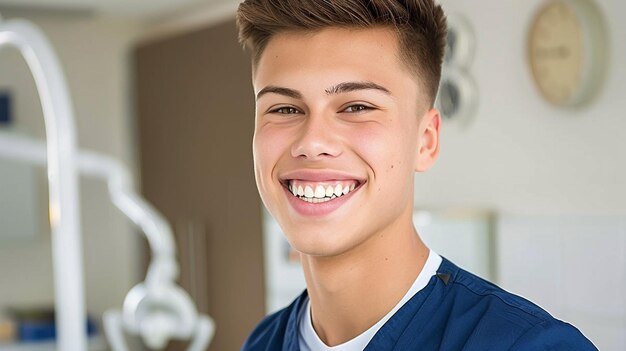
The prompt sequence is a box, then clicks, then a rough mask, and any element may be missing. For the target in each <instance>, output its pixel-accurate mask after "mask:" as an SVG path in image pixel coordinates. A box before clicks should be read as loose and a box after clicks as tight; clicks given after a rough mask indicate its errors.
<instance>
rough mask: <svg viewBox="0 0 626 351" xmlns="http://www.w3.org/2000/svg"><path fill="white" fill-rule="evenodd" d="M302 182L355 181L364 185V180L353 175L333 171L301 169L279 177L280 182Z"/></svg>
mask: <svg viewBox="0 0 626 351" xmlns="http://www.w3.org/2000/svg"><path fill="white" fill-rule="evenodd" d="M296 179H297V180H304V181H313V182H323V181H332V180H356V181H357V182H359V184H360V183H364V182H365V178H363V177H359V176H356V175H354V174H350V173H347V172H342V171H335V170H312V169H301V170H294V171H289V172H285V173H283V174H281V175H280V176H279V180H280V181H281V182H287V181H289V180H296Z"/></svg>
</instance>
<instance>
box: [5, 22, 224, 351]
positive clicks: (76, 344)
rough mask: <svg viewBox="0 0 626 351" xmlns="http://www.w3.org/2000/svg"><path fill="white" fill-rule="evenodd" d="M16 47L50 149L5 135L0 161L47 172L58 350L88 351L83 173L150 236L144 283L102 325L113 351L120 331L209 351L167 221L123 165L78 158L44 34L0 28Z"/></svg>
mask: <svg viewBox="0 0 626 351" xmlns="http://www.w3.org/2000/svg"><path fill="white" fill-rule="evenodd" d="M6 45H13V46H15V47H17V48H18V49H19V50H20V52H21V53H22V55H23V56H24V58H25V60H26V62H27V64H28V66H29V68H30V69H31V71H32V73H33V77H34V79H35V82H36V86H37V89H38V90H39V94H40V99H41V104H42V108H43V112H44V120H45V124H46V136H47V147H46V144H44V143H42V142H39V141H33V140H30V139H28V138H23V137H17V136H14V135H11V134H9V133H5V132H2V133H0V156H4V157H8V158H12V159H16V160H18V161H26V162H30V163H36V164H43V165H45V164H46V163H47V165H48V182H49V188H50V196H49V198H50V224H51V230H52V249H53V265H54V278H55V296H56V297H55V305H56V310H57V325H58V330H59V332H58V336H59V337H58V349H59V350H63V351H83V350H87V343H86V334H85V332H84V329H85V307H84V291H83V274H82V261H81V244H80V232H79V228H80V222H79V210H78V209H79V199H78V185H77V181H78V173H79V172H80V173H85V174H89V175H92V176H98V177H101V178H105V179H106V181H107V184H108V189H109V194H110V196H111V199H112V201H113V203H114V204H115V205H116V206H117V207H118V208H119V209H120V210H121V211H122V212H123V213H124V214H125V215H126V216H127V217H128V218H130V219H131V220H132V221H133V222H134V223H135V224H136V225H137V226H139V227H140V228H141V229H142V231H143V232H144V233H145V235H146V238H147V240H148V242H149V245H150V249H151V252H152V260H151V263H150V266H149V269H148V274H147V276H146V280H145V282H143V283H140V284H138V285H136V286H135V287H134V288H133V289H131V291H130V292H129V293H128V295H127V296H126V299H125V301H124V306H123V313H121V314H120V313H119V312H115V311H109V312H107V313H105V316H104V326H105V329H106V332H107V336H108V338H109V341H110V343H111V346H112V347H113V349H114V350H116V351H126V350H128V348H127V347H126V345H125V343H124V340H123V329H126V330H128V331H129V332H131V333H133V334H136V335H140V336H141V337H142V338H143V339H144V341H145V342H146V344H148V346H150V347H151V348H162V347H164V346H165V345H166V344H167V342H168V341H169V340H170V339H172V338H176V339H191V338H194V340H193V341H192V343H191V345H190V347H189V350H190V351H200V350H205V349H206V348H207V346H208V344H209V343H210V341H211V339H212V337H213V334H214V329H215V327H214V323H213V321H212V320H211V319H210V318H209V317H208V316H202V315H198V314H197V311H196V309H195V306H194V304H193V302H192V300H191V298H190V297H189V295H188V294H187V293H186V292H185V291H184V290H183V289H181V288H180V287H178V286H177V285H176V283H175V281H176V278H177V276H178V266H177V264H176V260H175V259H176V258H175V248H174V247H175V246H174V241H173V235H172V231H171V229H170V227H169V225H168V223H167V221H166V220H165V219H164V218H163V216H162V215H161V214H160V213H159V212H158V211H157V210H156V209H154V208H153V207H152V206H151V205H150V204H148V203H147V202H146V201H145V200H144V199H143V198H141V197H140V196H138V195H137V194H136V192H135V191H134V190H133V189H134V187H133V182H132V177H131V175H130V173H129V172H128V171H127V169H126V168H125V167H123V166H122V165H121V163H119V162H118V161H116V160H114V159H112V158H110V157H107V156H104V155H99V154H96V153H91V152H79V151H78V150H77V148H76V137H75V129H74V120H73V114H72V110H71V103H70V98H69V94H68V92H67V87H66V83H65V80H64V78H63V75H62V73H61V68H60V65H59V63H58V61H57V60H56V56H55V55H54V52H53V51H52V48H51V46H50V45H49V44H48V42H47V40H46V39H45V37H44V36H43V34H42V33H41V32H40V31H39V30H38V29H37V28H36V27H34V26H33V25H31V24H30V23H28V22H26V21H20V20H11V21H6V22H3V21H2V18H1V17H0V48H2V46H6Z"/></svg>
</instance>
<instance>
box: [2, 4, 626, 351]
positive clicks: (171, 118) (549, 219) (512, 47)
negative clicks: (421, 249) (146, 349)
mask: <svg viewBox="0 0 626 351" xmlns="http://www.w3.org/2000/svg"><path fill="white" fill-rule="evenodd" d="M582 1H583V2H585V1H584V0H582ZM588 2H589V3H593V4H595V6H596V7H597V10H598V11H599V14H600V16H599V17H597V16H596V17H593V16H590V17H587V16H586V15H584V14H578V15H579V16H580V18H583V19H589V21H588V22H589V23H587V24H585V25H584V26H583V27H582V28H583V29H582V30H583V31H585V33H587V32H586V31H589V32H590V33H592V32H593V33H595V32H594V31H593V30H592V29H593V28H602V31H599V32H597V33H596V34H598V33H599V34H600V37H593V38H592V39H589V38H587V39H586V40H587V42H585V43H587V44H588V45H591V49H588V48H587V49H586V50H587V51H591V52H596V53H597V52H601V53H600V54H599V55H598V56H594V57H598V59H599V60H601V61H602V64H600V65H599V67H600V68H601V69H600V70H598V69H597V68H598V67H596V68H593V67H592V68H589V69H590V70H591V71H592V72H593V75H595V76H598V77H599V78H598V79H597V81H595V82H596V83H597V84H596V86H593V85H594V84H593V82H592V83H589V84H590V86H591V88H590V92H589V94H588V99H587V101H584V103H580V104H577V105H575V106H571V105H568V104H567V103H563V104H561V103H559V102H558V101H556V102H555V101H554V100H550V99H549V97H546V93H545V91H544V90H542V89H543V88H545V87H546V86H547V87H548V88H547V89H550V88H549V85H550V84H551V83H550V82H549V80H548V82H547V83H546V82H545V79H543V78H545V75H550V74H551V73H550V72H546V71H545V70H548V71H549V70H550V68H551V66H550V64H547V66H546V67H543V66H541V65H542V63H541V62H539V63H537V62H535V61H534V60H536V59H537V58H536V57H534V56H533V54H532V53H533V52H534V51H533V47H534V46H533V45H535V44H536V43H535V42H534V41H533V35H534V34H533V33H535V31H536V30H537V26H535V25H534V24H536V23H538V21H539V20H541V21H543V22H542V23H543V25H545V26H547V27H546V28H544V29H541V28H540V29H539V31H541V30H544V31H548V32H549V31H550V30H554V31H556V32H558V31H559V30H560V29H558V28H560V27H558V25H557V27H555V28H557V29H553V28H552V27H551V26H550V24H551V23H558V21H559V18H557V17H554V18H550V15H549V13H548V14H547V15H546V16H547V17H541V16H542V14H543V13H542V9H543V8H544V7H543V6H545V5H546V4H548V3H549V1H543V0H530V1H528V0H525V1H498V0H477V1H471V2H468V1H461V0H442V1H441V3H442V5H443V6H444V9H445V10H446V11H447V12H448V13H449V14H451V24H452V28H453V32H454V33H455V34H453V35H454V36H455V37H454V39H453V40H451V45H450V47H449V48H448V49H449V51H450V53H449V56H448V59H447V60H446V66H445V68H444V72H445V75H444V78H445V79H444V85H445V87H444V85H442V88H445V89H443V91H442V94H445V95H442V96H440V101H439V106H440V107H441V108H442V109H443V110H444V113H445V114H444V117H446V119H445V121H444V125H443V137H442V138H443V140H442V150H441V156H440V159H439V161H438V162H437V165H436V166H435V167H434V169H433V170H431V171H429V172H427V173H424V174H418V175H417V176H416V181H415V185H416V193H415V204H416V212H415V221H416V226H417V227H418V229H419V231H420V233H421V234H422V235H423V236H424V237H425V239H426V241H427V243H428V244H429V245H431V247H432V248H433V249H435V250H436V251H437V252H438V253H440V254H441V255H444V256H446V257H448V258H451V259H453V260H454V261H456V262H457V263H459V264H460V265H462V266H464V267H466V268H468V269H469V270H472V271H475V272H477V273H479V274H480V275H482V276H485V277H487V278H489V279H491V280H493V281H495V282H496V283H497V284H499V285H501V286H502V287H503V288H505V289H507V290H510V291H512V292H514V293H517V294H521V295H522V296H524V297H527V298H529V299H531V300H532V301H534V302H536V303H537V304H539V305H541V306H542V307H544V308H545V309H547V310H548V311H549V312H550V313H551V314H553V315H554V316H556V317H557V318H559V319H563V320H566V321H569V322H571V323H572V324H574V325H576V326H577V327H578V328H580V329H581V331H582V332H583V333H584V334H585V335H586V336H587V337H588V338H590V339H591V340H592V341H593V342H594V343H595V344H596V345H597V346H598V348H599V349H601V350H615V351H618V350H625V349H626V298H624V296H626V138H625V137H624V136H623V135H622V132H623V130H626V118H624V116H625V112H624V111H625V110H626V65H625V64H624V62H626V22H624V21H623V20H622V19H623V16H624V14H626V3H625V2H621V1H611V0H602V1H600V0H598V1H592V0H588ZM237 5H238V2H237V1H234V0H228V1H226V0H221V1H220V0H202V1H198V0H176V1H172V0H167V1H166V0H158V1H157V0H135V1H125V0H115V1H114V0H106V1H101V0H100V1H98V0H0V14H2V16H3V17H4V18H5V19H10V18H25V19H28V20H30V21H32V22H34V23H35V24H37V25H38V26H40V27H41V28H42V29H43V31H44V32H45V33H46V35H47V36H48V37H49V39H50V40H51V42H52V44H53V46H54V47H55V49H56V52H57V54H58V55H59V57H60V61H61V63H62V66H63V68H64V71H65V74H66V76H67V79H68V84H69V88H70V92H71V94H72V98H73V102H74V107H75V111H76V119H77V121H76V122H77V131H78V142H79V145H80V147H81V149H89V150H94V151H98V152H101V153H105V154H108V155H111V156H114V157H115V158H118V159H120V160H121V161H123V162H124V163H125V164H127V165H128V166H129V167H130V168H131V169H132V170H133V172H134V174H135V175H136V178H137V181H138V183H139V184H141V191H142V193H143V195H144V196H145V197H146V198H147V199H148V200H149V201H151V202H152V203H153V204H154V205H155V206H156V207H157V208H158V209H159V210H160V211H162V212H163V213H164V214H165V216H166V217H167V218H168V220H169V221H170V223H171V225H172V227H173V228H174V231H175V234H176V241H177V244H178V254H179V260H180V264H181V268H182V273H181V281H180V282H181V285H182V286H183V287H185V289H187V291H189V293H190V294H191V295H192V297H193V298H194V300H195V301H196V303H197V306H198V308H199V310H200V311H202V312H205V313H208V314H209V315H211V316H212V317H213V318H214V319H215V321H216V323H217V334H216V337H215V339H214V341H213V343H212V347H211V350H236V349H239V347H240V345H241V343H242V342H243V340H244V339H245V337H246V336H247V335H248V333H249V332H250V331H251V329H252V328H253V327H254V326H255V325H256V323H257V322H258V321H259V320H260V319H261V318H262V317H263V316H264V315H265V314H266V313H268V312H270V311H273V310H275V309H277V308H279V307H280V306H283V305H285V304H286V303H287V302H289V301H290V300H291V299H292V298H293V297H295V295H297V294H298V293H299V292H300V291H301V289H302V288H303V280H302V277H301V274H300V273H299V269H298V264H297V261H294V259H293V255H292V253H290V249H289V247H288V244H286V242H284V240H282V239H281V234H280V228H279V227H278V226H277V225H276V223H275V222H274V221H273V220H272V219H271V218H270V217H269V216H268V215H266V214H265V213H264V211H263V210H262V205H261V202H260V199H259V196H258V193H257V190H256V187H255V184H254V175H253V168H252V152H251V141H252V133H253V128H254V125H253V118H254V97H253V92H252V86H251V78H250V66H249V59H248V57H247V55H246V54H245V53H244V52H242V50H241V47H240V46H239V44H238V43H237V32H236V27H235V23H234V14H235V10H236V8H237ZM575 8H576V9H578V7H575ZM548 10H549V9H548ZM548 12H549V11H548ZM545 18H548V19H547V20H546V19H545ZM538 19H539V20H538ZM584 21H585V20H583V22H584ZM591 22H593V23H591ZM589 28H592V29H589ZM556 32H555V33H556ZM542 35H544V37H545V36H547V37H549V36H550V34H549V33H548V34H545V33H544V34H542ZM589 40H591V42H592V43H599V42H602V43H604V44H605V45H604V46H597V45H595V44H589V43H588V41H589ZM548 41H549V40H548ZM544 44H545V43H544ZM587 44H586V45H587ZM537 45H543V44H542V43H541V40H540V44H537ZM545 45H548V44H545ZM573 45H574V46H573V47H574V48H575V47H576V45H575V44H573ZM594 45H595V46H594ZM566 49H567V48H566ZM559 50H560V47H559ZM568 50H573V49H571V48H570V49H568ZM568 53H570V54H571V51H568ZM588 54H589V53H588ZM594 55H595V54H594ZM539 58H541V57H539ZM533 65H535V66H533ZM537 72H539V75H540V76H539V77H538V76H537ZM541 74H543V75H544V76H543V78H542V76H541ZM542 84H543V85H542ZM542 87H543V88H542ZM542 92H543V93H542ZM548 95H549V94H548ZM2 111H4V112H2ZM0 130H1V131H5V132H10V133H16V134H19V135H28V136H33V137H37V138H39V139H42V140H43V139H44V138H45V132H44V124H43V117H42V112H41V106H40V105H39V102H38V97H37V90H36V88H35V85H34V81H33V79H32V77H31V75H30V73H29V70H28V68H27V66H26V64H25V62H24V61H23V59H22V58H21V56H20V55H19V54H18V52H17V51H13V50H11V49H3V50H2V51H0ZM0 182H1V183H0V340H2V339H1V338H2V333H3V332H2V330H3V328H5V329H4V330H6V328H7V327H6V326H7V325H8V323H9V322H10V320H11V316H15V315H28V314H32V313H43V312H42V311H44V312H45V311H46V310H49V309H50V308H53V304H54V291H53V287H52V285H53V277H52V267H51V260H52V258H51V246H50V228H49V224H48V223H47V218H48V217H47V212H48V209H47V196H48V195H47V182H46V176H45V170H44V169H41V168H37V167H33V166H29V165H25V164H20V163H17V162H14V161H8V160H3V159H0ZM81 201H82V202H81V206H82V208H81V211H82V230H83V243H84V262H85V268H84V269H85V275H86V276H85V279H86V294H87V295H86V298H87V309H88V312H89V314H90V316H91V318H92V320H93V322H94V325H95V331H94V333H93V335H94V342H93V345H92V349H93V350H106V349H107V347H106V344H105V342H103V341H102V340H101V338H100V339H98V334H99V333H100V332H101V329H100V328H99V324H100V321H99V319H100V316H101V315H102V313H103V312H104V311H105V310H107V309H110V308H119V307H120V306H121V304H122V302H123V299H124V296H125V294H126V293H127V292H128V290H129V289H130V288H131V287H132V286H133V285H135V284H136V283H137V282H139V281H141V280H142V279H143V276H144V273H145V269H146V266H147V262H148V258H149V257H148V255H147V250H146V245H145V240H144V239H143V237H142V236H141V235H138V234H140V233H139V232H138V231H137V230H136V229H135V228H134V227H133V226H132V225H131V223H130V222H128V221H127V220H126V218H125V217H124V216H123V215H121V213H120V212H119V211H118V210H117V209H116V208H115V207H114V206H113V205H112V204H111V202H110V200H109V197H108V193H107V189H106V185H105V184H104V183H103V182H101V181H98V180H93V179H89V178H82V179H81ZM2 316H4V317H2ZM5 338H6V341H0V350H1V351H9V350H11V351H13V350H51V349H53V346H50V345H47V344H37V345H36V346H34V344H22V343H20V342H15V341H9V340H8V339H9V336H5ZM24 345H26V346H24ZM52 345H53V344H52ZM171 349H172V350H173V349H180V345H172V347H171Z"/></svg>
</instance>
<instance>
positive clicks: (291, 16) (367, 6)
mask: <svg viewBox="0 0 626 351" xmlns="http://www.w3.org/2000/svg"><path fill="white" fill-rule="evenodd" d="M237 26H238V27H239V41H240V42H241V43H242V44H243V45H244V47H245V48H247V49H249V50H251V52H252V60H253V64H254V65H255V66H256V64H257V63H258V61H259V59H260V57H261V55H262V54H263V50H264V49H265V47H266V46H267V43H268V42H269V41H270V39H271V38H272V36H274V35H275V34H278V33H282V32H288V31H303V32H311V31H313V32H314V31H319V30H322V29H325V28H330V27H345V28H373V27H389V28H391V29H393V30H395V32H396V33H397V36H398V43H399V45H400V55H401V58H402V60H403V61H404V62H405V64H406V65H407V66H408V67H409V68H410V69H411V70H412V71H413V72H414V73H415V74H416V75H417V77H418V78H419V79H420V80H421V81H422V82H423V83H422V84H423V88H425V89H426V92H427V94H428V97H429V98H430V100H431V103H432V102H433V101H434V99H435V96H436V95H437V89H438V87H439V80H440V79H441V64H442V61H443V55H444V50H445V44H446V35H447V25H446V17H445V15H444V12H443V9H442V8H441V6H439V5H437V4H435V2H434V0H245V1H243V2H242V3H241V4H240V5H239V9H238V10H237Z"/></svg>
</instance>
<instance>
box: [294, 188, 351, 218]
mask: <svg viewBox="0 0 626 351" xmlns="http://www.w3.org/2000/svg"><path fill="white" fill-rule="evenodd" d="M282 188H283V190H285V194H286V195H287V199H288V200H289V203H290V204H291V206H292V207H293V208H294V209H295V210H296V212H298V213H299V214H301V215H303V216H309V217H321V216H325V215H327V214H330V213H332V212H334V211H335V210H337V209H338V208H339V207H341V206H343V204H345V203H346V202H347V201H348V200H350V198H351V197H352V195H353V194H354V193H356V192H357V191H359V190H360V187H358V188H356V189H354V190H352V191H350V192H349V193H348V194H346V195H342V196H340V197H337V198H335V199H333V200H330V201H326V202H319V203H316V204H315V203H312V202H306V201H304V200H300V199H299V198H297V197H295V196H293V194H292V193H291V191H289V189H287V188H285V187H282Z"/></svg>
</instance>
